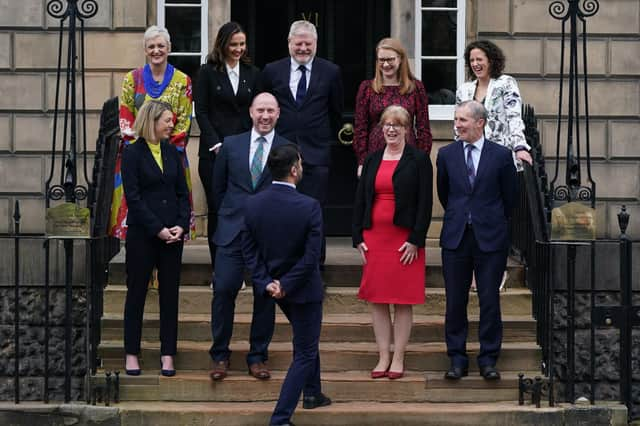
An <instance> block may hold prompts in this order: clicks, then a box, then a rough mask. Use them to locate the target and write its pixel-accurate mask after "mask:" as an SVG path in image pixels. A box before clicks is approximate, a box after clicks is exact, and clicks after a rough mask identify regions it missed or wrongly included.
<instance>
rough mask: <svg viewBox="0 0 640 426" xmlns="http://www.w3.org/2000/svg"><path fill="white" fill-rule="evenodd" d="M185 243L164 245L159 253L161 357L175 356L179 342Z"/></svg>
mask: <svg viewBox="0 0 640 426" xmlns="http://www.w3.org/2000/svg"><path fill="white" fill-rule="evenodd" d="M182 247H183V243H182V242H178V243H173V244H164V246H162V247H160V248H159V250H158V252H159V254H158V282H159V285H158V296H159V300H160V355H175V354H176V352H177V341H178V305H179V300H180V294H179V285H180V267H181V266H182Z"/></svg>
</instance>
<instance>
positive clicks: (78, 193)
mask: <svg viewBox="0 0 640 426" xmlns="http://www.w3.org/2000/svg"><path fill="white" fill-rule="evenodd" d="M87 194H88V191H87V188H86V187H84V186H82V185H78V186H76V187H75V188H74V189H73V195H74V196H75V198H76V200H84V199H85V198H87Z"/></svg>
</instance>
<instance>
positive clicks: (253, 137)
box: [249, 129, 276, 170]
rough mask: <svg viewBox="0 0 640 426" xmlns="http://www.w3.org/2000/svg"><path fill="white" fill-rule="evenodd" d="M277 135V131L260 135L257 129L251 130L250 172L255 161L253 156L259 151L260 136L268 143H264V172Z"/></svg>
mask: <svg viewBox="0 0 640 426" xmlns="http://www.w3.org/2000/svg"><path fill="white" fill-rule="evenodd" d="M275 134H276V132H275V130H272V131H270V132H269V133H267V134H266V135H261V134H260V133H258V132H256V129H251V145H250V146H249V170H251V162H252V161H253V156H254V155H255V153H256V150H257V149H258V144H259V143H260V142H258V138H259V137H260V136H262V137H263V138H265V139H266V140H267V141H266V142H262V143H263V144H264V150H263V153H264V154H262V170H264V166H265V164H267V158H268V157H269V152H270V151H271V144H273V137H274V136H275Z"/></svg>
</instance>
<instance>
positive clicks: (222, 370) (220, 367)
mask: <svg viewBox="0 0 640 426" xmlns="http://www.w3.org/2000/svg"><path fill="white" fill-rule="evenodd" d="M228 368H229V360H228V359H225V360H222V361H214V362H213V370H211V371H210V372H209V377H211V380H213V381H214V382H217V381H219V380H222V379H224V378H225V377H227V369H228Z"/></svg>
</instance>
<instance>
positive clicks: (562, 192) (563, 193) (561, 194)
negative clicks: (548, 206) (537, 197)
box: [553, 185, 569, 201]
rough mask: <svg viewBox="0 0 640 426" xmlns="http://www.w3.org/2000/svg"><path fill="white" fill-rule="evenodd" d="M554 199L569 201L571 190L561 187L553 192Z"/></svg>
mask: <svg viewBox="0 0 640 426" xmlns="http://www.w3.org/2000/svg"><path fill="white" fill-rule="evenodd" d="M553 199H554V200H556V201H569V188H568V187H567V186H564V185H563V186H559V187H557V188H556V189H555V190H554V191H553Z"/></svg>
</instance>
